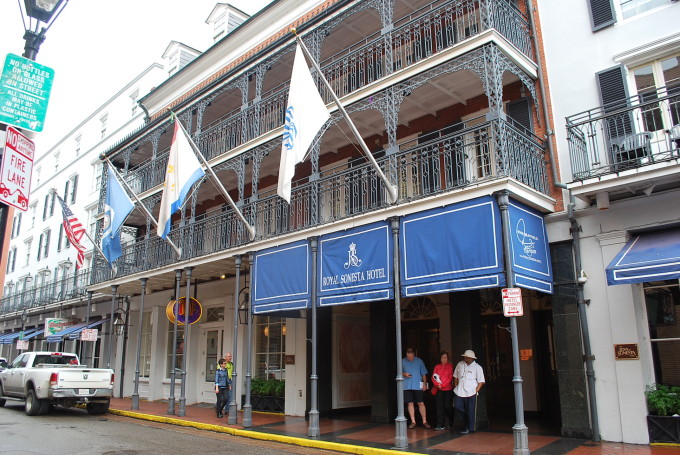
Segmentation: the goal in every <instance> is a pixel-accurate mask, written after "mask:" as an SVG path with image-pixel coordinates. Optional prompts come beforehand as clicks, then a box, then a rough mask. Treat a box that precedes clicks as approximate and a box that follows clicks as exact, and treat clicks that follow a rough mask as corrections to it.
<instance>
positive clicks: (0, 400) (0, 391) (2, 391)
mask: <svg viewBox="0 0 680 455" xmlns="http://www.w3.org/2000/svg"><path fill="white" fill-rule="evenodd" d="M4 396H5V389H3V388H2V383H1V382H0V397H4ZM3 407H5V399H4V398H0V408H3Z"/></svg>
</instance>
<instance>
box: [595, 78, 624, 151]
mask: <svg viewBox="0 0 680 455" xmlns="http://www.w3.org/2000/svg"><path fill="white" fill-rule="evenodd" d="M595 76H596V78H597V87H598V89H599V91H600V101H601V102H602V110H603V111H604V113H605V114H606V113H608V112H614V111H616V110H619V109H622V108H626V107H627V106H629V105H630V103H629V98H628V86H627V85H626V75H625V68H624V67H623V66H615V67H613V68H609V69H606V70H604V71H600V72H599V73H597V74H596V75H595ZM630 115H631V114H630V113H623V114H621V115H616V116H612V117H605V118H604V123H605V124H606V130H607V132H608V134H609V139H610V140H614V139H615V138H618V137H621V136H625V135H627V134H631V133H632V131H633V122H632V119H631V117H630Z"/></svg>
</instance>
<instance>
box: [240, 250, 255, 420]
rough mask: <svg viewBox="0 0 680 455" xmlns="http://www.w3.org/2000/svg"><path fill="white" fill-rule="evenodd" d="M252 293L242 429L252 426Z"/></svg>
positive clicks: (249, 258) (247, 303) (248, 303)
mask: <svg viewBox="0 0 680 455" xmlns="http://www.w3.org/2000/svg"><path fill="white" fill-rule="evenodd" d="M254 256H255V255H254V254H253V253H250V254H249V256H248V266H249V267H250V283H246V285H247V286H249V288H250V289H254V288H253V260H254ZM252 299H253V293H252V292H250V293H248V301H247V302H246V305H248V316H247V317H248V341H247V342H248V350H247V352H246V402H245V403H244V404H243V422H242V424H243V427H244V428H250V427H252V426H253V406H252V404H251V403H250V384H251V378H252V372H251V369H252V363H253V362H252V360H253V359H252V357H253V310H252Z"/></svg>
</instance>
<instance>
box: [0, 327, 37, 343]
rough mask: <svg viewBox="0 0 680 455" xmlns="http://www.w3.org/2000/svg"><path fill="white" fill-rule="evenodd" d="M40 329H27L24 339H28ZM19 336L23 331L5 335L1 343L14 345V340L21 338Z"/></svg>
mask: <svg viewBox="0 0 680 455" xmlns="http://www.w3.org/2000/svg"><path fill="white" fill-rule="evenodd" d="M37 330H38V328H32V329H27V330H24V339H26V337H27V336H29V335H31V334H32V333H33V332H36V331H37ZM19 335H21V330H18V331H16V332H12V333H10V334H8V335H5V336H3V337H2V341H0V343H1V344H12V342H13V341H14V340H16V339H17V338H19Z"/></svg>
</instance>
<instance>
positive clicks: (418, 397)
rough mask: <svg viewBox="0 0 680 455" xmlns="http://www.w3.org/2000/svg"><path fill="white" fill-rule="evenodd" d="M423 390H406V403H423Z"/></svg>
mask: <svg viewBox="0 0 680 455" xmlns="http://www.w3.org/2000/svg"><path fill="white" fill-rule="evenodd" d="M422 402H423V391H422V390H404V403H422Z"/></svg>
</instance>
